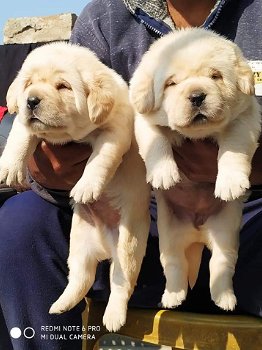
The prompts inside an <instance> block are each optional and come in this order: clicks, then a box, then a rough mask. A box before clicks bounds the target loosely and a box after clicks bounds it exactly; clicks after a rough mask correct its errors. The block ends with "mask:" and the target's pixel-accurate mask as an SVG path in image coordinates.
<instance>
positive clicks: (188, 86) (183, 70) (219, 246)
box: [130, 29, 261, 310]
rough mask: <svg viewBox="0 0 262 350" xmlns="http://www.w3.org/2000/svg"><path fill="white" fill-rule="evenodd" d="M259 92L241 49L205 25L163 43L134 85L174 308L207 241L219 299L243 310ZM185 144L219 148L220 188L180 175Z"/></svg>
mask: <svg viewBox="0 0 262 350" xmlns="http://www.w3.org/2000/svg"><path fill="white" fill-rule="evenodd" d="M253 94H254V82H253V74H252V71H251V69H250V68H249V66H248V64H247V62H246V60H245V59H244V58H243V56H242V53H241V51H240V49H239V48H238V47H237V46H236V45H235V44H234V43H232V42H230V41H228V40H226V39H225V38H223V37H221V36H219V35H217V34H215V33H214V32H211V31H207V30H205V29H188V30H182V31H177V32H175V33H171V34H168V35H167V36H165V37H163V38H161V39H159V40H158V41H156V42H155V43H154V44H153V45H152V46H151V48H150V49H149V51H148V52H147V53H146V54H145V55H144V57H143V58H142V61H141V63H140V65H139V66H138V68H137V70H136V72H135V73H134V76H133V78H132V80H131V83H130V96H131V102H133V105H134V106H135V108H136V110H137V112H138V113H137V116H136V119H135V134H136V137H137V141H138V146H139V151H140V154H141V156H142V158H143V160H144V161H145V165H146V169H147V181H148V182H150V183H151V184H152V186H153V187H154V188H155V189H157V190H156V191H155V192H156V198H157V205H158V228H159V236H160V253H161V262H162V265H163V269H164V273H165V276H166V289H165V292H164V294H163V297H162V304H163V306H164V307H171V308H172V307H176V306H177V305H179V304H181V302H182V301H183V300H184V299H185V298H186V294H187V288H188V282H189V284H190V286H191V287H193V285H194V283H195V281H196V278H197V275H198V269H199V264H200V260H201V254H202V249H203V246H204V244H205V245H207V246H208V247H209V249H210V250H211V251H212V257H211V261H210V291H211V296H212V299H213V301H214V302H215V303H216V304H217V305H218V306H219V307H221V308H223V309H225V310H232V309H233V308H234V307H235V304H236V298H235V295H234V291H233V285H232V277H233V274H234V269H235V264H236V260H237V253H238V233H239V228H240V222H241V209H242V201H241V200H239V198H240V197H241V196H242V195H244V194H245V192H246V190H247V189H248V188H249V186H250V184H249V175H250V171H251V159H252V157H253V154H254V152H255V150H256V148H257V141H258V137H259V133H260V118H261V116H260V111H259V105H258V103H257V101H256V98H255V97H254V96H251V95H253ZM184 138H190V139H204V138H211V139H213V140H214V141H215V142H216V143H217V144H218V146H219V152H218V174H217V179H216V183H215V186H213V185H212V184H199V183H194V182H192V181H189V180H188V179H187V178H186V177H185V176H184V175H183V174H181V173H180V172H179V169H178V167H177V164H176V162H175V160H174V157H173V152H172V146H173V145H177V146H179V145H181V144H182V143H183V139H184ZM170 188H171V189H170ZM168 189H170V190H168ZM164 190H168V191H164ZM221 200H222V201H221Z"/></svg>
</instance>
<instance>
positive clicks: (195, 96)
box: [188, 92, 206, 107]
mask: <svg viewBox="0 0 262 350" xmlns="http://www.w3.org/2000/svg"><path fill="white" fill-rule="evenodd" d="M188 98H189V100H190V101H191V103H192V105H193V106H195V107H200V106H201V105H202V103H203V101H204V99H205V98H206V94H204V93H203V92H193V93H192V95H190V96H189V97H188Z"/></svg>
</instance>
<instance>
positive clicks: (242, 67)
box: [236, 47, 255, 95]
mask: <svg viewBox="0 0 262 350" xmlns="http://www.w3.org/2000/svg"><path fill="white" fill-rule="evenodd" d="M236 55H237V64H236V72H237V87H238V88H239V90H240V91H242V92H243V93H244V94H246V95H254V94H255V81H254V74H253V72H252V69H251V67H250V66H249V64H248V63H247V60H246V59H245V58H244V57H243V55H242V52H241V51H240V49H239V48H238V47H237V48H236Z"/></svg>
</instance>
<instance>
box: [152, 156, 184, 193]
mask: <svg viewBox="0 0 262 350" xmlns="http://www.w3.org/2000/svg"><path fill="white" fill-rule="evenodd" d="M146 179H147V182H148V183H151V185H152V186H153V187H154V188H156V189H162V190H168V189H169V188H171V187H173V186H175V185H176V184H177V183H178V182H179V181H180V174H179V170H178V167H177V165H176V163H175V162H174V161H173V160H166V161H163V162H160V163H157V164H156V165H155V167H154V168H153V169H152V171H149V172H148V174H147V178H146Z"/></svg>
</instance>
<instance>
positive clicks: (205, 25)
mask: <svg viewBox="0 0 262 350" xmlns="http://www.w3.org/2000/svg"><path fill="white" fill-rule="evenodd" d="M226 3H227V0H222V1H221V2H220V4H219V5H218V7H217V9H216V12H215V15H214V17H213V18H212V19H211V21H210V22H209V21H208V20H209V18H207V19H206V21H205V23H204V24H203V27H204V28H205V29H210V27H212V25H213V24H214V23H215V22H216V20H217V18H218V16H219V15H220V13H221V11H222V9H223V8H224V5H225V4H226ZM206 22H207V24H206Z"/></svg>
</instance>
